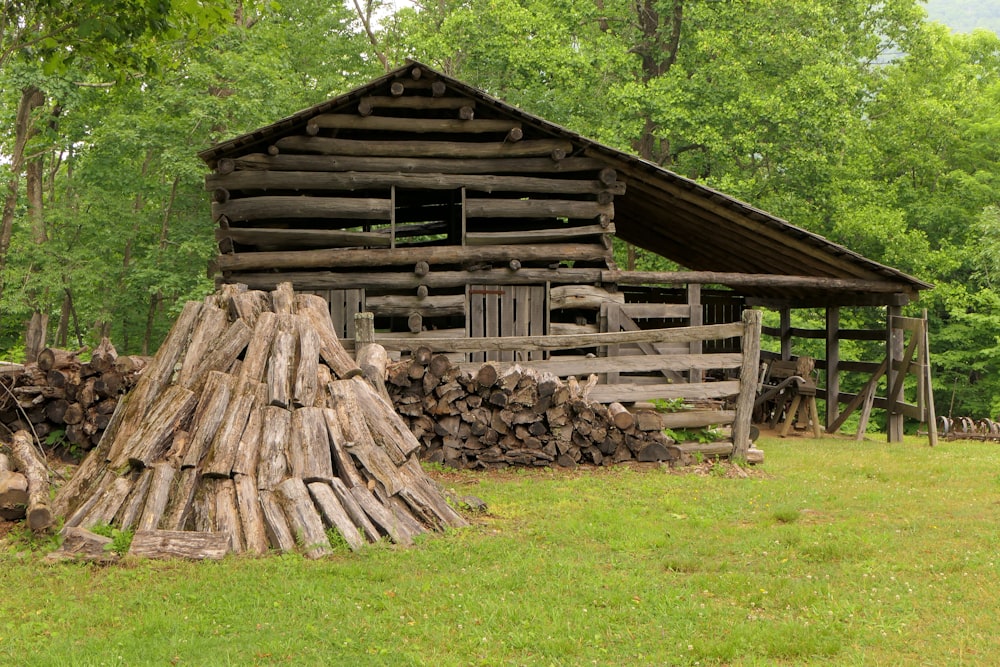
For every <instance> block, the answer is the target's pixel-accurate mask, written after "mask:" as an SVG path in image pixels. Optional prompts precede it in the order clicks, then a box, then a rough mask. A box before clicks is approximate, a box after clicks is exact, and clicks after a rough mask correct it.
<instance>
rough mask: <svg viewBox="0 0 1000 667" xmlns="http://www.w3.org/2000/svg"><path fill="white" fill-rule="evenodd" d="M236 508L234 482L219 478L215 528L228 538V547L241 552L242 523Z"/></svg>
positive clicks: (244, 546) (242, 548) (242, 545)
mask: <svg viewBox="0 0 1000 667" xmlns="http://www.w3.org/2000/svg"><path fill="white" fill-rule="evenodd" d="M236 508H237V499H236V483H235V482H233V480H231V479H228V478H227V479H220V480H218V482H217V488H216V494H215V524H216V525H215V530H216V531H217V532H220V533H222V534H223V535H226V536H227V537H228V538H229V548H230V550H231V551H232V552H233V553H237V554H241V553H243V552H244V551H245V550H246V543H245V541H244V539H243V524H242V522H241V521H240V514H239V511H238V510H237V509H236Z"/></svg>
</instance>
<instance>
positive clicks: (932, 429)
mask: <svg viewBox="0 0 1000 667" xmlns="http://www.w3.org/2000/svg"><path fill="white" fill-rule="evenodd" d="M923 318H924V326H923V329H924V331H923V337H924V338H923V345H922V348H923V349H922V350H921V352H922V354H921V355H920V365H921V371H922V374H923V378H924V393H923V396H921V399H923V400H924V401H926V406H925V409H924V415H925V416H926V417H927V436H928V439H929V440H930V445H931V447H936V446H937V441H938V433H937V411H936V410H935V409H934V385H933V384H932V383H931V337H930V332H929V331H928V327H927V309H926V308H924V312H923Z"/></svg>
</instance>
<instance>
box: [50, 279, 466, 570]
mask: <svg viewBox="0 0 1000 667" xmlns="http://www.w3.org/2000/svg"><path fill="white" fill-rule="evenodd" d="M419 448H420V443H419V442H418V441H417V439H416V438H415V437H414V436H413V434H412V433H410V431H409V430H408V429H407V427H406V424H405V423H404V422H403V421H402V419H401V418H400V417H399V416H398V415H397V414H396V412H395V411H394V410H393V408H392V406H391V405H390V404H389V403H388V402H386V401H385V400H384V399H383V398H382V397H381V396H379V395H378V393H376V391H375V390H374V389H373V388H372V387H371V385H369V384H368V382H367V381H366V380H365V379H364V378H363V377H361V371H360V369H359V368H358V366H357V365H356V363H355V362H354V360H353V359H352V358H351V357H350V356H349V355H348V354H347V353H346V352H345V351H344V349H343V347H342V346H341V345H340V342H339V341H338V340H337V336H336V334H335V333H334V330H333V325H332V322H331V320H330V317H329V311H328V308H327V304H326V302H325V301H324V300H323V299H322V298H321V297H319V296H315V295H310V294H294V293H293V292H292V289H291V287H290V285H287V284H285V285H282V286H280V287H279V288H278V289H277V290H275V291H274V292H271V293H270V294H268V293H265V292H259V291H247V290H246V288H245V287H243V286H227V287H226V288H224V289H223V290H222V291H221V292H219V293H217V294H215V295H213V296H210V297H208V298H207V299H206V300H205V301H204V302H203V303H201V302H189V303H187V304H186V305H185V307H184V310H183V311H182V313H181V314H180V317H179V318H178V320H177V322H176V323H175V325H174V327H173V329H172V330H171V331H170V333H169V334H168V336H167V339H166V340H165V341H164V343H163V345H162V346H161V348H160V350H159V352H158V353H157V355H156V357H155V358H154V359H153V360H152V361H150V363H149V365H148V366H147V368H146V369H145V371H144V372H143V374H142V376H141V377H140V379H139V381H138V383H137V384H136V386H135V388H134V390H133V391H132V392H130V393H129V394H127V395H126V396H125V397H124V398H123V399H122V400H121V401H120V402H119V404H118V407H117V408H116V410H115V412H114V415H113V417H112V419H111V421H110V423H109V424H108V427H107V430H106V432H105V434H104V437H103V438H102V439H101V441H100V443H99V444H98V446H97V447H96V448H95V449H94V450H93V451H92V452H91V453H90V455H89V456H88V457H87V458H86V459H85V460H84V462H83V463H82V464H81V466H80V468H79V469H78V470H77V472H76V474H75V475H74V476H73V478H72V479H71V480H70V481H69V482H68V483H67V484H66V485H65V486H64V487H63V488H62V489H61V490H60V491H59V493H58V495H57V496H56V498H55V500H54V501H53V511H54V513H55V514H56V515H62V516H65V517H66V522H65V525H66V527H67V528H72V527H84V528H86V527H88V526H93V525H95V524H99V523H104V522H106V523H109V524H111V525H113V526H115V527H118V528H120V529H133V530H135V531H136V533H135V539H134V541H133V551H135V550H136V543H137V542H141V543H143V544H149V543H156V542H157V541H158V540H160V541H169V540H171V539H177V540H181V541H183V539H184V535H187V534H191V535H192V536H193V535H194V534H198V535H214V536H216V537H217V534H219V533H221V534H223V535H225V536H226V538H227V539H228V548H229V549H231V550H232V551H234V552H251V553H257V554H260V553H264V552H266V551H267V550H268V549H278V550H282V551H289V550H293V549H297V548H301V549H302V550H303V552H304V553H305V554H306V555H307V556H310V557H319V556H322V555H323V554H325V553H327V551H328V550H329V548H330V543H329V540H328V537H327V529H329V528H335V529H336V530H337V531H338V532H339V533H340V535H341V536H342V537H343V539H344V540H345V541H346V542H347V543H348V544H349V545H350V546H351V547H352V548H355V549H356V548H358V547H359V546H361V545H362V544H364V543H365V542H371V541H374V540H378V539H380V538H382V537H384V536H388V537H389V538H391V539H392V540H393V541H394V542H396V543H400V544H408V543H410V542H412V540H413V537H414V536H415V535H417V534H419V533H423V532H425V531H428V530H434V529H440V528H443V527H446V526H459V525H464V523H465V521H464V520H463V519H462V518H461V516H459V515H458V514H457V513H456V512H455V511H454V510H453V509H452V508H451V507H450V506H449V505H448V503H447V502H446V501H445V500H444V498H443V496H442V495H441V493H440V491H439V490H438V489H437V487H436V486H435V484H434V482H433V481H431V480H430V479H429V478H427V477H426V476H425V474H424V473H423V471H422V469H421V467H420V464H419V461H418V459H417V451H418V449H419ZM179 531H193V532H191V533H183V532H179Z"/></svg>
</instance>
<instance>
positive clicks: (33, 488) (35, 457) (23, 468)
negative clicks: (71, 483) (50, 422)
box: [10, 431, 54, 532]
mask: <svg viewBox="0 0 1000 667" xmlns="http://www.w3.org/2000/svg"><path fill="white" fill-rule="evenodd" d="M10 456H11V460H12V461H13V462H14V466H15V467H17V469H18V470H19V471H20V472H21V474H23V475H24V477H25V479H26V480H27V482H28V489H27V491H28V506H27V510H26V514H25V518H26V520H27V523H28V528H30V529H31V530H33V531H34V532H41V531H44V530H48V529H49V528H50V527H51V526H52V524H53V522H54V519H53V516H52V510H51V508H50V507H49V500H50V499H49V471H48V468H47V467H46V464H45V461H44V460H43V459H42V458H41V456H40V455H39V454H38V452H37V451H36V450H35V445H34V440H33V438H32V436H31V433H29V432H28V431H18V432H16V433H14V435H13V436H12V437H11V439H10Z"/></svg>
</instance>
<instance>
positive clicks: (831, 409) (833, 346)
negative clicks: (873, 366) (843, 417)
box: [826, 306, 840, 429]
mask: <svg viewBox="0 0 1000 667" xmlns="http://www.w3.org/2000/svg"><path fill="white" fill-rule="evenodd" d="M839 331H840V308H838V307H837V306H831V307H829V308H827V309H826V427H827V428H828V429H829V428H830V426H831V425H832V424H833V423H834V421H835V420H836V419H837V413H838V412H840V404H839V401H838V397H839V396H840V337H839V336H838V332H839Z"/></svg>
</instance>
